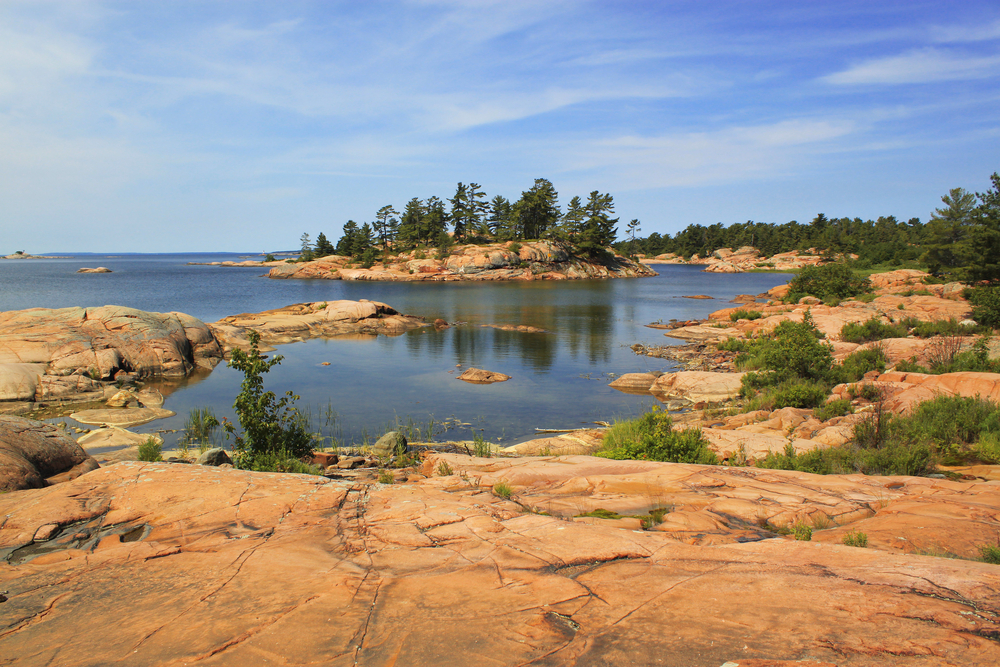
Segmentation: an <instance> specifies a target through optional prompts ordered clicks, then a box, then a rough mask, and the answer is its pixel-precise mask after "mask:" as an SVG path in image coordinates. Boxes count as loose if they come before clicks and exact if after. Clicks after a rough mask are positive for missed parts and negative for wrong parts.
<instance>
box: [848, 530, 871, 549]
mask: <svg viewBox="0 0 1000 667" xmlns="http://www.w3.org/2000/svg"><path fill="white" fill-rule="evenodd" d="M841 541H842V542H843V543H844V545H845V546H849V547H859V548H861V549H865V548H867V547H868V535H867V534H865V533H863V532H861V531H860V530H852V531H850V532H849V533H846V534H845V535H844V538H843V539H842V540H841Z"/></svg>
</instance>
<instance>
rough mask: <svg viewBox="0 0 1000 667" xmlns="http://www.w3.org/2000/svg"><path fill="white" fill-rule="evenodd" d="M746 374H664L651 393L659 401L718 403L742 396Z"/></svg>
mask: <svg viewBox="0 0 1000 667" xmlns="http://www.w3.org/2000/svg"><path fill="white" fill-rule="evenodd" d="M744 375H745V373H715V372H711V371H679V372H677V373H664V374H663V375H661V376H660V377H658V378H657V379H656V382H654V383H653V386H652V387H650V392H652V393H653V395H654V396H656V397H657V398H658V399H659V400H662V401H666V400H684V401H688V402H690V403H702V402H705V403H718V402H721V401H728V400H730V399H733V398H736V397H737V396H739V394H740V387H741V382H742V380H743V376H744Z"/></svg>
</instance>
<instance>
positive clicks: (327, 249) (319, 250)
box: [315, 232, 335, 257]
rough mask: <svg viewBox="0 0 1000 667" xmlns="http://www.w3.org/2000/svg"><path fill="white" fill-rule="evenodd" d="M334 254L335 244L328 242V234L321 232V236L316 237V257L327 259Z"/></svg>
mask: <svg viewBox="0 0 1000 667" xmlns="http://www.w3.org/2000/svg"><path fill="white" fill-rule="evenodd" d="M334 252H335V249H334V247H333V244H332V243H330V242H329V241H328V240H327V238H326V234H324V233H323V232H320V233H319V236H317V237H316V251H315V254H316V257H326V256H327V255H332V254H333V253H334Z"/></svg>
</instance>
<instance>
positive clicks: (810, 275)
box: [787, 262, 872, 302]
mask: <svg viewBox="0 0 1000 667" xmlns="http://www.w3.org/2000/svg"><path fill="white" fill-rule="evenodd" d="M871 291H872V284H871V281H870V280H868V279H867V278H862V277H861V276H859V275H857V274H856V273H855V272H854V271H853V270H851V268H850V267H849V266H847V264H844V263H843V262H835V263H833V264H825V265H823V266H807V267H805V268H804V269H802V271H801V272H799V275H797V276H796V277H795V278H793V279H792V281H791V282H790V283H789V293H788V297H787V300H789V301H792V302H796V301H798V300H799V299H801V298H802V297H803V296H815V297H818V298H820V299H823V300H826V299H829V298H839V299H846V298H848V297H852V296H857V295H858V294H865V293H867V292H871Z"/></svg>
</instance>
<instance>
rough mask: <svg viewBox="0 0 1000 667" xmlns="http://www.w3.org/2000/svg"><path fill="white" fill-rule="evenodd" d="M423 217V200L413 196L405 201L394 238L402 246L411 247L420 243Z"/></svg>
mask: <svg viewBox="0 0 1000 667" xmlns="http://www.w3.org/2000/svg"><path fill="white" fill-rule="evenodd" d="M423 219H424V202H423V201H421V200H420V199H417V198H416V197H414V198H413V199H411V200H410V201H408V202H406V208H404V209H403V216H402V219H401V220H400V221H399V232H398V233H397V234H396V239H397V241H398V242H399V244H400V245H401V246H402V247H404V248H413V247H415V246H416V245H418V244H419V243H420V238H421V232H422V228H423Z"/></svg>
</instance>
